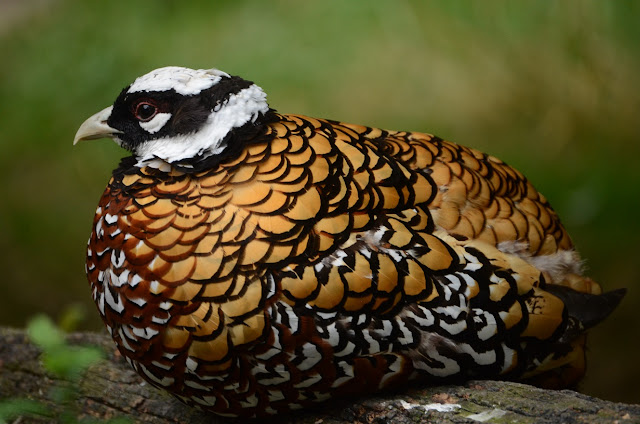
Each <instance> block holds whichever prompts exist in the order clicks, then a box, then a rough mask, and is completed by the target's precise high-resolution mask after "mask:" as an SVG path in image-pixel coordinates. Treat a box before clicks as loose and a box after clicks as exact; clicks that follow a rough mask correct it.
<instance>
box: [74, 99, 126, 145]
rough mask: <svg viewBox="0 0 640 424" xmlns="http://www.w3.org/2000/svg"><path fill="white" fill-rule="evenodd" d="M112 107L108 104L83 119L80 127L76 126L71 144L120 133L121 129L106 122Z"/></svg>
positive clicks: (111, 136)
mask: <svg viewBox="0 0 640 424" xmlns="http://www.w3.org/2000/svg"><path fill="white" fill-rule="evenodd" d="M112 109H113V106H109V107H108V108H106V109H103V110H101V111H100V112H98V113H96V114H95V115H93V116H91V117H90V118H89V119H87V120H86V121H84V122H83V123H82V125H80V128H78V132H77V133H76V136H75V138H74V139H73V144H74V145H75V144H76V143H78V142H79V141H82V140H95V139H98V138H113V136H114V135H116V134H122V131H119V130H117V129H115V128H112V127H110V126H109V125H108V124H107V119H109V116H111V110H112Z"/></svg>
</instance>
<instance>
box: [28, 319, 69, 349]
mask: <svg viewBox="0 0 640 424" xmlns="http://www.w3.org/2000/svg"><path fill="white" fill-rule="evenodd" d="M27 334H29V338H30V339H31V341H32V342H33V343H34V344H36V345H37V346H38V347H39V348H40V349H42V350H43V351H45V352H46V351H49V350H52V349H55V348H58V347H60V346H61V345H63V344H64V334H63V333H62V331H60V329H58V327H56V326H55V324H54V323H53V321H51V319H50V318H49V317H47V316H45V315H36V316H35V317H34V318H33V319H31V321H29V323H28V324H27Z"/></svg>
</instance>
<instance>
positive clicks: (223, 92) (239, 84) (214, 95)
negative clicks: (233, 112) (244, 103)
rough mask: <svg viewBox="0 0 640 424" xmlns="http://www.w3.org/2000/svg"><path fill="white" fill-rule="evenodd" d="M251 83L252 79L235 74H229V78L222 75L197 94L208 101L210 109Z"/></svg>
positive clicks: (224, 101)
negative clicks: (218, 79)
mask: <svg viewBox="0 0 640 424" xmlns="http://www.w3.org/2000/svg"><path fill="white" fill-rule="evenodd" d="M252 85H253V82H252V81H247V80H245V79H242V78H240V77H237V76H231V77H230V78H226V77H223V78H222V80H220V82H218V83H217V84H216V85H214V86H213V87H211V88H207V89H206V90H203V91H202V92H201V93H200V94H199V96H202V98H203V99H205V100H206V101H208V102H210V103H209V105H210V106H211V109H212V110H213V108H214V107H215V106H216V105H218V104H222V103H226V102H227V101H228V100H229V98H230V97H231V96H233V95H235V94H238V93H239V92H241V91H242V90H244V89H245V88H249V87H251V86H252Z"/></svg>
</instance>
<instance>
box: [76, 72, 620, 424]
mask: <svg viewBox="0 0 640 424" xmlns="http://www.w3.org/2000/svg"><path fill="white" fill-rule="evenodd" d="M99 138H111V139H112V140H113V141H115V142H116V143H117V144H118V145H119V146H121V147H123V148H124V149H126V150H127V151H129V152H130V153H131V154H130V155H129V156H127V157H125V158H124V159H122V160H121V162H120V164H119V166H118V167H117V168H116V169H115V170H114V171H113V174H112V177H111V179H110V181H109V182H108V185H107V187H106V189H105V191H104V193H103V195H102V197H101V198H100V200H99V203H98V207H97V210H96V212H95V217H94V219H93V224H92V232H91V236H90V238H89V242H88V246H87V252H86V274H87V278H88V281H89V283H90V287H91V293H92V297H93V300H94V302H95V304H96V306H97V309H98V311H99V314H100V316H101V318H102V320H103V321H104V324H105V326H106V329H107V331H108V332H109V333H110V335H111V337H112V338H113V340H114V341H115V344H116V345H117V348H118V350H119V352H120V353H121V354H122V356H123V357H124V358H125V359H126V360H127V361H128V362H129V363H130V364H131V366H132V367H133V368H134V369H135V371H136V372H137V373H138V374H140V376H142V378H144V380H146V381H147V382H149V383H150V384H151V385H153V386H157V387H160V388H162V389H165V390H167V391H168V392H170V393H171V394H172V395H173V396H175V397H176V398H178V399H180V400H181V401H183V402H185V403H187V404H188V405H191V406H194V407H197V408H200V409H202V410H205V411H209V412H212V413H214V414H218V415H221V416H228V417H261V416H269V415H276V414H285V413H288V412H290V411H293V410H297V409H304V408H309V407H312V406H313V405H316V404H318V403H319V402H324V401H327V400H329V399H331V398H342V397H345V396H365V395H367V394H372V393H376V392H379V391H388V390H401V389H403V388H405V387H407V386H408V385H410V384H441V383H447V382H455V381H465V380H469V379H498V380H515V381H523V382H527V383H531V384H536V385H538V386H540V387H549V388H563V387H574V386H575V385H576V384H577V382H578V381H579V380H580V379H581V378H582V376H583V374H584V372H585V343H586V333H587V331H588V330H589V329H590V328H591V327H593V326H594V325H596V324H598V323H599V322H601V321H602V320H603V319H605V318H606V317H607V316H608V315H609V314H610V313H611V312H612V311H613V310H614V309H615V308H616V306H617V305H618V304H619V302H620V301H621V299H622V298H623V296H624V294H625V289H618V290H613V291H609V292H606V293H603V291H602V288H601V286H600V285H599V284H598V283H597V282H595V281H594V280H592V279H591V278H589V277H588V276H586V275H585V274H584V271H583V268H584V266H583V260H582V259H581V257H580V255H579V254H578V253H577V251H576V250H575V247H574V245H573V243H572V241H571V239H570V237H569V235H568V233H567V231H566V230H565V228H564V227H563V225H562V224H561V222H560V218H559V217H558V215H557V214H556V212H555V211H554V210H553V208H552V207H551V206H550V204H549V202H548V201H547V199H546V198H545V197H544V196H543V195H542V194H541V193H539V192H538V191H537V190H536V189H535V188H534V186H533V185H532V184H531V182H529V180H527V179H526V178H525V177H524V176H523V174H522V173H521V172H519V171H517V170H516V169H514V168H512V167H510V166H508V165H507V164H506V163H504V162H503V161H501V160H499V159H498V158H496V157H494V156H491V155H489V154H485V153H482V152H480V151H478V150H475V149H472V148H468V147H464V146H462V145H458V144H455V143H453V142H449V141H446V140H444V139H442V138H439V137H437V136H434V135H430V134H426V133H420V132H407V131H390V130H382V129H378V128H374V127H368V126H363V125H353V124H348V123H343V122H338V121H334V120H328V119H318V118H312V117H308V116H302V115H295V114H281V113H279V112H277V111H276V110H275V109H272V108H271V107H270V106H269V104H268V102H267V98H266V94H265V91H264V90H262V88H260V87H259V86H258V85H256V84H255V83H253V82H252V81H249V80H245V79H243V78H241V77H239V76H233V75H230V74H227V73H225V72H223V71H220V70H217V69H190V68H185V67H178V66H168V67H163V68H159V69H155V70H153V71H151V72H149V73H147V74H145V75H143V76H140V77H138V78H137V79H135V80H134V82H133V83H131V84H130V85H129V86H127V87H126V88H124V89H123V90H122V92H121V93H120V94H119V95H118V97H117V98H116V100H115V102H114V103H113V105H111V106H109V107H107V108H106V109H104V110H102V111H100V112H98V113H96V114H95V115H93V116H91V117H90V118H88V119H87V120H86V121H85V122H84V123H83V124H82V125H81V126H80V127H79V129H78V131H77V133H76V135H75V139H74V142H73V143H74V144H76V143H78V142H79V141H82V140H92V139H99Z"/></svg>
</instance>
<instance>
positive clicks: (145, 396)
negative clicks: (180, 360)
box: [0, 328, 640, 424]
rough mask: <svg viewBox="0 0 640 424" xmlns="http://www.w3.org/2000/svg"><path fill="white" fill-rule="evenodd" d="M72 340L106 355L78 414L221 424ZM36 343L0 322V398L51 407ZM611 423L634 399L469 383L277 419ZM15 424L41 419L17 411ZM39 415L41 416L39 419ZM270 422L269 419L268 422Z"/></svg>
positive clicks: (633, 413)
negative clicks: (25, 399) (616, 399)
mask: <svg viewBox="0 0 640 424" xmlns="http://www.w3.org/2000/svg"><path fill="white" fill-rule="evenodd" d="M69 342H70V343H72V344H83V345H98V346H100V347H102V348H103V349H104V350H105V351H106V352H110V354H109V355H108V356H109V357H108V360H107V361H103V362H101V363H99V364H97V365H95V366H93V367H91V368H90V369H89V371H88V372H87V373H86V375H85V376H84V377H83V378H82V379H81V381H80V387H79V393H80V395H79V397H78V398H77V400H76V404H75V405H74V406H75V408H77V411H79V412H78V414H79V417H94V418H99V419H107V418H114V417H128V418H130V419H131V420H132V421H134V422H140V423H146V422H153V423H161V424H162V423H195V424H199V423H222V422H225V421H224V420H222V419H219V418H217V417H215V416H212V415H208V414H205V413H203V412H200V411H197V410H195V409H192V408H189V407H187V406H185V405H183V404H181V403H180V402H179V401H177V400H175V399H173V398H172V397H170V396H169V395H167V394H166V393H163V392H161V391H159V390H156V389H155V388H153V387H150V386H149V385H148V384H146V383H144V382H143V381H142V379H141V378H139V377H138V376H137V374H136V373H135V372H133V370H132V369H131V368H130V367H129V365H128V364H127V363H126V362H125V361H124V360H123V359H122V358H121V357H120V356H119V355H116V354H115V348H114V345H113V343H112V342H111V340H110V339H109V338H108V336H106V335H101V334H95V333H75V334H72V335H70V336H69ZM39 353H40V352H39V351H38V349H37V348H36V347H35V346H34V345H33V344H31V343H29V341H28V339H27V336H26V334H25V333H24V331H22V330H14V329H7V328H0V399H6V398H14V397H28V398H30V399H34V400H40V401H44V402H47V403H48V404H49V405H50V406H51V407H52V408H54V409H56V408H57V409H59V408H60V406H57V405H54V404H53V402H51V400H49V398H48V396H49V393H50V390H51V388H52V387H53V386H54V385H60V384H64V382H61V381H58V380H56V379H55V378H54V377H53V376H51V375H50V374H47V373H46V372H45V370H44V369H43V367H42V365H41V364H40V361H39V359H38V357H39ZM496 419H497V420H498V421H500V422H518V423H533V422H535V423H566V422H580V423H611V422H615V421H616V420H618V422H619V423H621V424H623V423H625V422H628V423H631V422H640V405H626V404H621V403H613V402H608V401H604V400H600V399H595V398H592V397H589V396H585V395H582V394H580V393H577V392H574V391H570V390H563V391H548V390H541V389H538V388H535V387H532V386H527V385H524V384H519V383H510V382H498V381H471V382H468V383H466V384H465V385H458V386H437V387H425V388H421V389H411V390H409V391H407V392H406V393H400V394H389V395H386V396H378V397H373V398H367V399H356V400H353V401H352V402H350V403H345V402H344V401H343V402H339V403H336V402H333V403H327V404H325V405H324V406H322V407H320V408H318V409H317V410H312V411H306V412H303V413H298V414H295V415H289V416H286V417H278V420H277V422H283V423H297V424H320V423H322V424H343V423H363V424H364V423H367V424H369V423H380V424H381V423H398V424H404V423H412V424H414V423H428V422H439V423H473V422H487V421H490V422H494V421H495V420H496ZM18 421H19V422H20V423H28V422H39V423H41V422H43V419H37V418H33V417H21V418H20V419H19V420H18ZM44 421H46V419H45V420H44ZM274 421H276V420H274Z"/></svg>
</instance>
